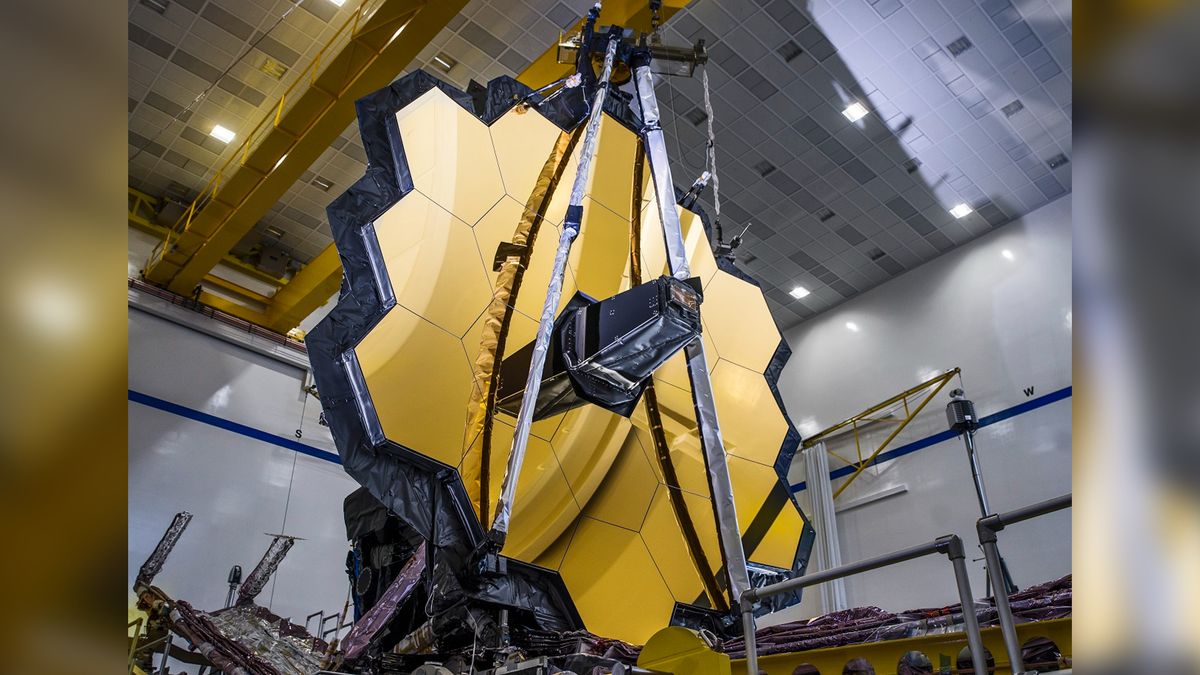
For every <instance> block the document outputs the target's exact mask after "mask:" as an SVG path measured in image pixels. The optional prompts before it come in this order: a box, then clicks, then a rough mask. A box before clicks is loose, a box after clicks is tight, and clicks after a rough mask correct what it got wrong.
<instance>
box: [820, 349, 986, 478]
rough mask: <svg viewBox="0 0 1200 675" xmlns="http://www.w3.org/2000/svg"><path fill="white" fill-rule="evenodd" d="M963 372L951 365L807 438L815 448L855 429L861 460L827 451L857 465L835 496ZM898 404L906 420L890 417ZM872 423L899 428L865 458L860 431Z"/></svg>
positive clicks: (856, 443)
mask: <svg viewBox="0 0 1200 675" xmlns="http://www.w3.org/2000/svg"><path fill="white" fill-rule="evenodd" d="M961 372H962V371H961V369H959V368H951V369H950V370H947V371H946V372H944V373H942V374H941V375H938V376H936V377H933V378H930V379H928V380H926V381H924V382H922V383H921V384H918V385H917V386H915V387H912V388H910V389H906V390H904V391H902V392H900V393H899V394H896V395H895V396H892V397H891V398H889V399H887V400H884V401H882V402H880V403H876V404H875V405H873V406H871V407H870V408H867V409H866V410H864V411H862V412H860V413H858V414H857V415H854V416H852V417H848V418H846V419H844V420H842V421H841V422H838V423H837V424H835V425H833V426H831V427H829V428H827V429H824V430H822V431H820V432H818V433H816V434H813V435H812V436H809V437H808V438H806V439H804V442H803V444H802V446H803V447H804V448H811V447H813V446H815V445H816V444H817V443H820V442H821V441H824V440H826V439H828V438H830V437H832V436H833V435H835V434H837V433H839V432H841V431H842V430H843V429H846V427H849V428H850V430H851V432H852V433H853V434H854V449H855V451H856V452H857V453H858V461H857V462H855V461H851V460H849V459H846V458H845V457H842V456H841V455H839V454H838V453H836V452H833V451H832V450H829V449H828V448H826V452H828V453H829V454H831V455H833V456H834V457H837V458H838V459H840V460H842V461H843V462H845V463H846V464H849V465H850V466H853V467H854V473H852V474H850V476H849V477H848V478H846V482H844V483H842V484H841V486H840V487H838V489H837V491H836V492H834V493H833V497H834V499H837V497H838V495H840V494H842V493H843V492H845V491H846V488H847V487H849V486H850V484H851V483H853V482H854V479H855V478H858V476H859V474H861V473H862V472H863V471H864V470H866V468H867V467H868V466H870V465H871V463H872V462H874V461H875V459H876V458H877V457H879V454H880V453H881V452H883V451H884V449H885V448H887V446H888V444H890V443H891V442H892V441H893V440H895V438H896V436H898V435H900V432H901V431H904V428H905V427H907V426H908V423H909V422H912V421H913V419H914V418H916V416H917V415H919V414H920V413H921V411H922V410H924V409H925V406H926V405H928V404H929V402H930V401H932V400H933V397H934V396H937V394H938V392H940V391H941V390H942V388H943V387H945V386H946V383H947V382H949V381H950V380H951V379H952V378H954V377H955V376H956V375H958V374H959V373H961ZM926 390H929V391H928V394H926V395H925V396H924V397H923V398H921V399H920V400H919V401H918V402H916V404H915V405H909V399H915V398H916V397H917V395H918V394H920V393H922V392H925V391H926ZM896 406H902V407H903V409H904V417H903V418H902V419H896V418H890V419H889V417H890V411H891V410H893V409H894V408H896ZM885 411H888V416H883V417H876V416H875V415H877V414H878V413H883V412H885ZM872 424H895V425H896V427H895V428H894V429H892V431H891V433H889V434H888V435H887V436H886V437H885V438H884V439H883V442H881V443H880V444H879V445H878V446H876V447H875V449H874V450H873V451H872V452H871V454H870V455H868V456H867V457H865V458H864V457H863V451H862V438H861V435H860V431H861V430H862V429H863V428H865V427H866V426H870V425H872Z"/></svg>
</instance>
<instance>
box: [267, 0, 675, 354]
mask: <svg viewBox="0 0 1200 675" xmlns="http://www.w3.org/2000/svg"><path fill="white" fill-rule="evenodd" d="M689 1H690V0H665V1H664V2H663V9H662V12H660V18H661V20H662V21H664V22H665V21H666V20H667V19H668V18H670V17H671V16H672V15H674V14H675V13H676V12H678V11H679V10H680V9H682V8H683V7H684V6H686V5H687V4H688V2H689ZM601 18H602V19H603V21H604V23H607V24H613V23H615V24H620V25H623V26H629V27H632V28H636V29H638V30H643V31H648V30H650V10H649V8H648V5H647V3H646V2H645V1H644V0H606V2H605V3H604V13H603V15H602V16H601ZM582 25H583V20H582V18H581V19H580V21H579V22H577V23H576V24H575V25H574V26H572V27H571V31H575V30H578V29H579V27H580V26H582ZM406 32H407V31H406ZM556 52H557V47H556V46H555V45H550V46H549V48H548V49H547V50H546V51H545V52H543V53H542V55H541V56H539V57H538V58H537V59H535V60H534V61H533V63H531V64H530V65H529V67H528V68H526V69H525V71H524V72H522V73H521V74H520V75H518V76H517V80H519V81H520V82H522V83H524V84H526V85H529V86H531V87H534V88H538V87H541V86H543V85H545V84H548V83H550V82H553V81H554V80H557V79H559V78H561V77H563V76H564V75H567V74H568V73H569V72H570V70H571V66H569V65H564V64H560V63H558V62H557V59H556V58H555V53H556ZM318 260H320V261H322V264H321V265H320V266H318V267H315V268H314V269H313V270H312V271H311V272H306V270H307V269H308V268H305V270H301V273H299V274H297V275H296V277H297V279H299V278H300V277H301V276H302V275H303V276H304V283H305V286H306V287H305V288H302V289H297V292H294V293H293V292H288V293H284V292H283V291H280V293H279V294H277V295H276V296H275V299H274V301H273V302H272V304H271V308H270V313H271V318H270V319H269V321H270V323H269V325H268V327H269V328H271V329H272V330H277V331H281V332H286V331H287V330H289V329H290V328H292V327H295V326H296V324H298V323H300V321H301V320H303V319H304V317H306V316H308V315H309V314H311V313H312V312H313V311H314V310H316V309H317V308H318V307H320V306H321V305H323V304H325V302H326V301H328V300H329V297H330V296H331V295H332V294H333V293H334V292H335V291H336V290H337V288H338V286H339V285H340V284H341V279H342V268H341V264H340V263H339V262H338V257H337V252H336V250H335V248H334V246H333V245H332V244H330V245H329V246H328V247H327V248H326V249H325V250H324V251H322V252H321V254H320V255H319V256H317V258H316V259H314V260H313V262H312V263H309V265H310V266H312V265H314V263H316V262H317V261H318ZM322 272H323V273H324V274H325V277H323V278H322V279H319V280H317V279H313V278H312V277H315V276H316V275H317V274H318V273H322ZM314 289H316V290H314ZM284 290H287V289H284ZM317 290H320V291H321V292H325V291H327V292H325V294H324V295H322V294H321V292H316V291H317ZM288 324H290V325H288Z"/></svg>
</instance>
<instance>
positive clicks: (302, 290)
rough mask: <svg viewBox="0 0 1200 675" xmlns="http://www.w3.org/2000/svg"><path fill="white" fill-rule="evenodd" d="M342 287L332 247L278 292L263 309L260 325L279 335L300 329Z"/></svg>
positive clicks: (338, 262) (337, 258)
mask: <svg viewBox="0 0 1200 675" xmlns="http://www.w3.org/2000/svg"><path fill="white" fill-rule="evenodd" d="M341 283H342V261H341V259H340V258H339V257H338V252H337V248H335V247H334V246H333V245H332V244H331V245H329V246H328V247H326V248H325V250H324V251H321V253H320V255H318V256H317V257H315V258H313V259H312V261H311V262H309V263H308V264H307V265H305V266H304V269H302V270H300V271H299V272H297V273H296V276H294V277H292V280H291V281H290V282H289V283H288V285H286V286H284V287H283V288H281V289H279V292H278V293H276V294H275V297H274V299H272V301H271V304H270V305H269V306H268V309H267V316H266V322H265V323H264V324H262V325H263V326H264V327H265V328H269V329H271V330H273V331H276V332H279V333H286V332H288V331H289V330H291V329H293V328H295V327H296V326H298V325H300V322H301V321H303V320H304V317H306V316H308V315H309V314H312V312H313V310H315V309H316V308H318V307H320V306H321V305H323V304H325V303H326V302H328V301H329V298H330V297H332V296H333V294H334V293H336V292H337V290H338V287H339V286H341Z"/></svg>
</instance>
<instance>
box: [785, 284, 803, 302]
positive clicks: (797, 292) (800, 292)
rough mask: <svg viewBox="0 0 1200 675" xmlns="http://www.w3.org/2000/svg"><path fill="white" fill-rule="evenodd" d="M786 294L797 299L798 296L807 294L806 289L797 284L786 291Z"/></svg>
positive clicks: (801, 296)
mask: <svg viewBox="0 0 1200 675" xmlns="http://www.w3.org/2000/svg"><path fill="white" fill-rule="evenodd" d="M788 295H790V296H792V297H793V298H795V299H797V300H799V299H800V298H803V297H804V296H806V295H808V289H807V288H805V287H803V286H797V287H795V288H793V289H792V290H790V291H788Z"/></svg>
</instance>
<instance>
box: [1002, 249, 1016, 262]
mask: <svg viewBox="0 0 1200 675" xmlns="http://www.w3.org/2000/svg"><path fill="white" fill-rule="evenodd" d="M1000 255H1002V256H1004V259H1005V260H1016V259H1017V256H1015V255H1013V252H1012V251H1010V250H1008V249H1004V250H1003V251H1000Z"/></svg>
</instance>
